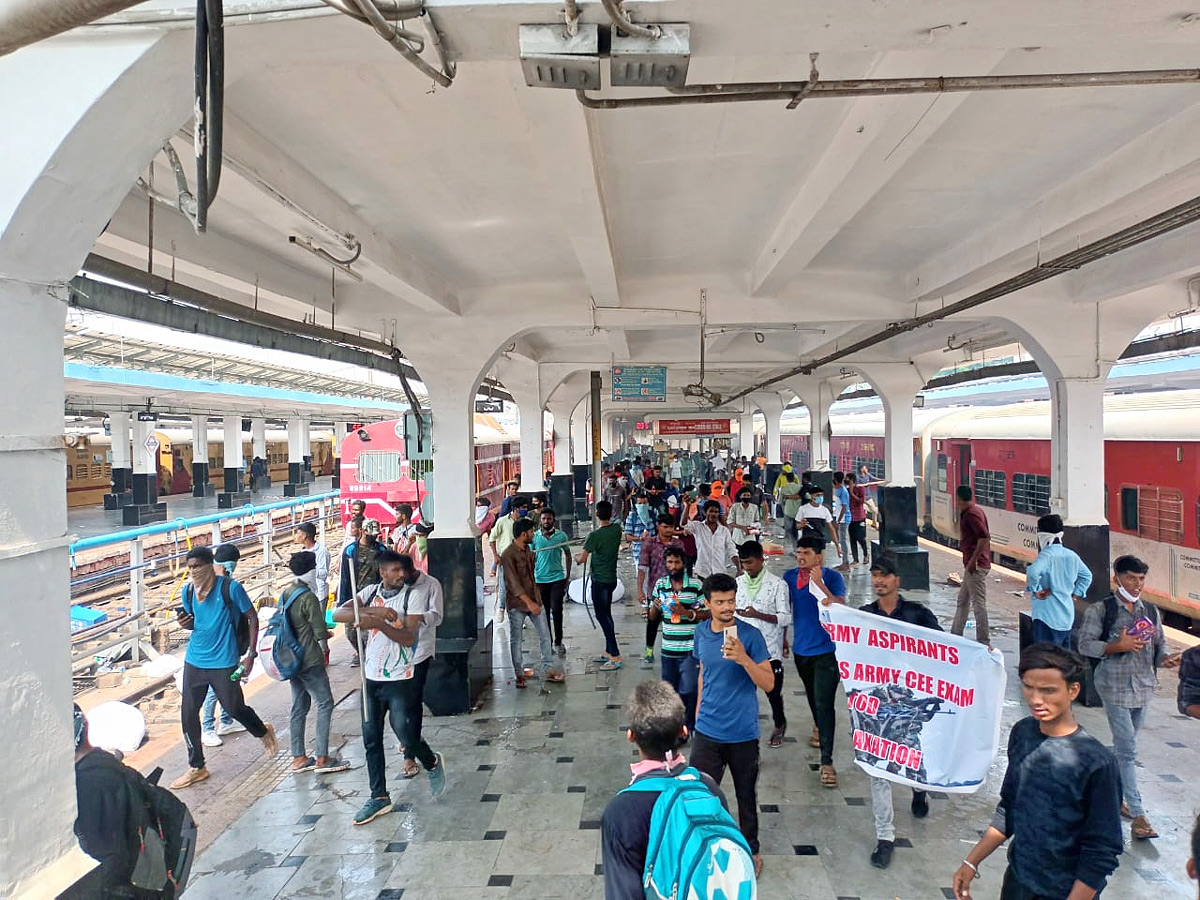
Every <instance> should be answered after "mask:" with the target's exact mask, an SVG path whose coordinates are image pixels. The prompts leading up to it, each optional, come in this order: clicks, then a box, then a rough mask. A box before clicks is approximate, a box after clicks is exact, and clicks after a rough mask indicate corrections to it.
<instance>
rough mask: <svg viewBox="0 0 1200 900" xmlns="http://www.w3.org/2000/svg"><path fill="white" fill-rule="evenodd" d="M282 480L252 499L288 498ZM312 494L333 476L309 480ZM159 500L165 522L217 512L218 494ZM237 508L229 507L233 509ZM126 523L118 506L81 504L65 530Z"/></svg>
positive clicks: (94, 531)
mask: <svg viewBox="0 0 1200 900" xmlns="http://www.w3.org/2000/svg"><path fill="white" fill-rule="evenodd" d="M283 488H284V482H279V483H276V484H273V485H271V486H270V487H269V488H266V489H265V490H262V491H259V492H257V493H255V494H252V495H251V502H252V503H253V504H254V505H255V506H258V505H260V504H262V503H275V502H278V501H280V500H286V499H288V498H287V497H285V496H284V495H283ZM309 490H310V493H311V495H312V496H316V495H317V494H325V493H328V492H329V491H331V490H333V478H332V476H329V475H325V476H323V477H320V478H318V479H317V480H316V481H314V482H312V483H311V484H310V487H309ZM159 501H160V502H165V503H166V504H167V521H168V522H173V521H175V520H176V519H195V518H198V517H200V516H206V515H209V514H211V513H215V512H218V511H219V510H218V509H217V496H216V495H215V494H214V495H213V496H211V497H192V496H191V495H189V494H172V495H170V496H167V497H159ZM235 511H236V510H228V512H231V513H232V512H235ZM127 530H129V529H128V526H126V525H124V524H122V522H121V511H120V510H119V509H113V510H106V509H104V508H103V507H101V506H81V507H77V508H75V509H69V510H67V533H68V534H71V535H73V536H74V538H75V539H78V538H85V537H94V536H96V535H101V534H112V533H113V532H117V531H127Z"/></svg>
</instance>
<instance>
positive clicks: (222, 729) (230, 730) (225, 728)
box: [217, 721, 246, 734]
mask: <svg viewBox="0 0 1200 900" xmlns="http://www.w3.org/2000/svg"><path fill="white" fill-rule="evenodd" d="M245 730H246V726H245V725H243V724H242V723H241V722H237V721H234V722H230V723H229V724H228V725H226V724H225V723H224V722H218V723H217V734H237V733H238V732H239V731H245Z"/></svg>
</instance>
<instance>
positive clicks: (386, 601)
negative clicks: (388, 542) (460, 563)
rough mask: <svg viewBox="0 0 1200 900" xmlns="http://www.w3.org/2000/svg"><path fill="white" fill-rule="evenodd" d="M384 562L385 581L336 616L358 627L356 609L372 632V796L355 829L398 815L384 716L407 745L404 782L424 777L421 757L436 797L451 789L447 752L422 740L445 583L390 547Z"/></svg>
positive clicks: (368, 748)
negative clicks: (390, 778)
mask: <svg viewBox="0 0 1200 900" xmlns="http://www.w3.org/2000/svg"><path fill="white" fill-rule="evenodd" d="M377 560H378V563H379V578H380V583H379V584H377V585H369V586H368V587H365V588H363V589H362V590H361V591H359V592H358V595H357V596H356V597H355V602H354V603H353V604H349V603H348V604H346V605H345V606H341V607H339V608H338V609H337V610H336V611H335V612H334V614H333V618H334V621H336V622H353V621H354V617H355V613H356V612H357V614H358V627H359V629H360V630H366V631H368V632H369V635H370V636H369V637H368V638H367V640H366V649H365V650H364V651H363V676H364V678H365V691H364V697H363V702H364V703H365V704H366V716H365V721H364V723H363V748H364V750H365V755H366V759H367V775H368V778H369V779H370V783H371V796H370V797H369V798H368V800H367V802H366V803H365V804H364V805H363V808H362V809H360V810H359V811H358V813H357V815H355V817H354V824H355V825H365V824H366V823H367V822H371V821H373V820H375V819H378V818H379V817H380V816H382V815H386V814H387V813H390V812H391V811H392V801H391V798H390V797H389V796H388V792H387V763H386V760H385V758H384V750H383V722H384V717H385V716H386V717H387V718H388V719H389V720H390V721H391V725H392V731H394V732H395V734H396V737H397V738H399V739H400V743H401V745H403V747H404V756H405V760H404V777H405V778H414V777H416V776H417V775H419V774H420V773H421V770H420V768H419V767H418V766H417V761H418V760H419V761H420V763H421V765H422V766H424V767H425V770H426V771H427V772H428V773H429V789H430V792H431V793H432V794H433V796H434V797H438V796H440V795H441V794H442V793H443V792H444V791H445V790H446V766H445V763H444V761H443V760H442V755H441V754H440V753H434V752H433V751H432V750H431V749H430V748H429V745H428V744H427V743H425V741H424V740H423V739H422V737H421V716H422V704H423V702H424V693H425V679H426V678H427V677H428V675H429V662H430V660H431V659H432V658H433V651H434V641H435V640H436V637H437V626H438V625H440V624H441V622H442V586H441V584H440V583H439V582H438V580H437V579H436V578H432V577H430V576H429V575H426V574H425V573H424V572H421V571H420V570H418V569H417V568H416V566H414V565H413V560H412V557H411V556H404V555H402V554H399V553H396V552H395V551H393V550H386V549H385V550H380V551H379V553H378V556H377Z"/></svg>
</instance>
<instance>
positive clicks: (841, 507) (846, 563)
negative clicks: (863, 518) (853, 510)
mask: <svg viewBox="0 0 1200 900" xmlns="http://www.w3.org/2000/svg"><path fill="white" fill-rule="evenodd" d="M833 525H834V527H835V528H836V529H837V536H838V547H839V549H840V551H841V554H842V563H841V565H839V566H838V571H839V572H849V571H850V550H849V547H850V489H849V488H848V487H847V486H846V473H845V472H834V473H833Z"/></svg>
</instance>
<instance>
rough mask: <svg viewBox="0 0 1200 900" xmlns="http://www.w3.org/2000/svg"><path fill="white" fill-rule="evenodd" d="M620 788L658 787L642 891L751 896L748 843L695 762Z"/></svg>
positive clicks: (735, 898)
mask: <svg viewBox="0 0 1200 900" xmlns="http://www.w3.org/2000/svg"><path fill="white" fill-rule="evenodd" d="M625 791H639V792H651V791H654V792H661V793H660V794H659V797H658V800H656V801H655V803H654V812H653V813H652V814H651V817H650V841H649V843H648V844H647V847H646V869H645V872H644V873H643V877H642V885H643V887H644V888H645V890H646V896H647V897H649V898H659V900H757V897H758V885H757V882H756V880H755V877H754V857H753V855H752V854H751V853H750V845H749V844H747V843H746V839H745V837H743V836H742V832H741V831H740V830H739V829H738V827H737V824H736V823H735V822H734V821H733V816H731V815H730V814H729V812H728V810H726V809H725V807H724V806H722V805H721V799H720V798H719V797H718V796H717V795H716V794H714V793H713V792H712V791H710V790H709V789H708V786H707V785H706V784H705V783H704V782H703V781H702V780H701V779H700V773H699V772H698V771H697V770H696V769H695V768H693V767H691V766H688V767H687V768H686V769H683V770H682V771H680V772H677V773H674V774H671V775H653V776H648V777H646V778H640V779H638V780H637V781H635V782H634V783H633V784H631V785H630V786H629V787H627V788H625Z"/></svg>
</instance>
